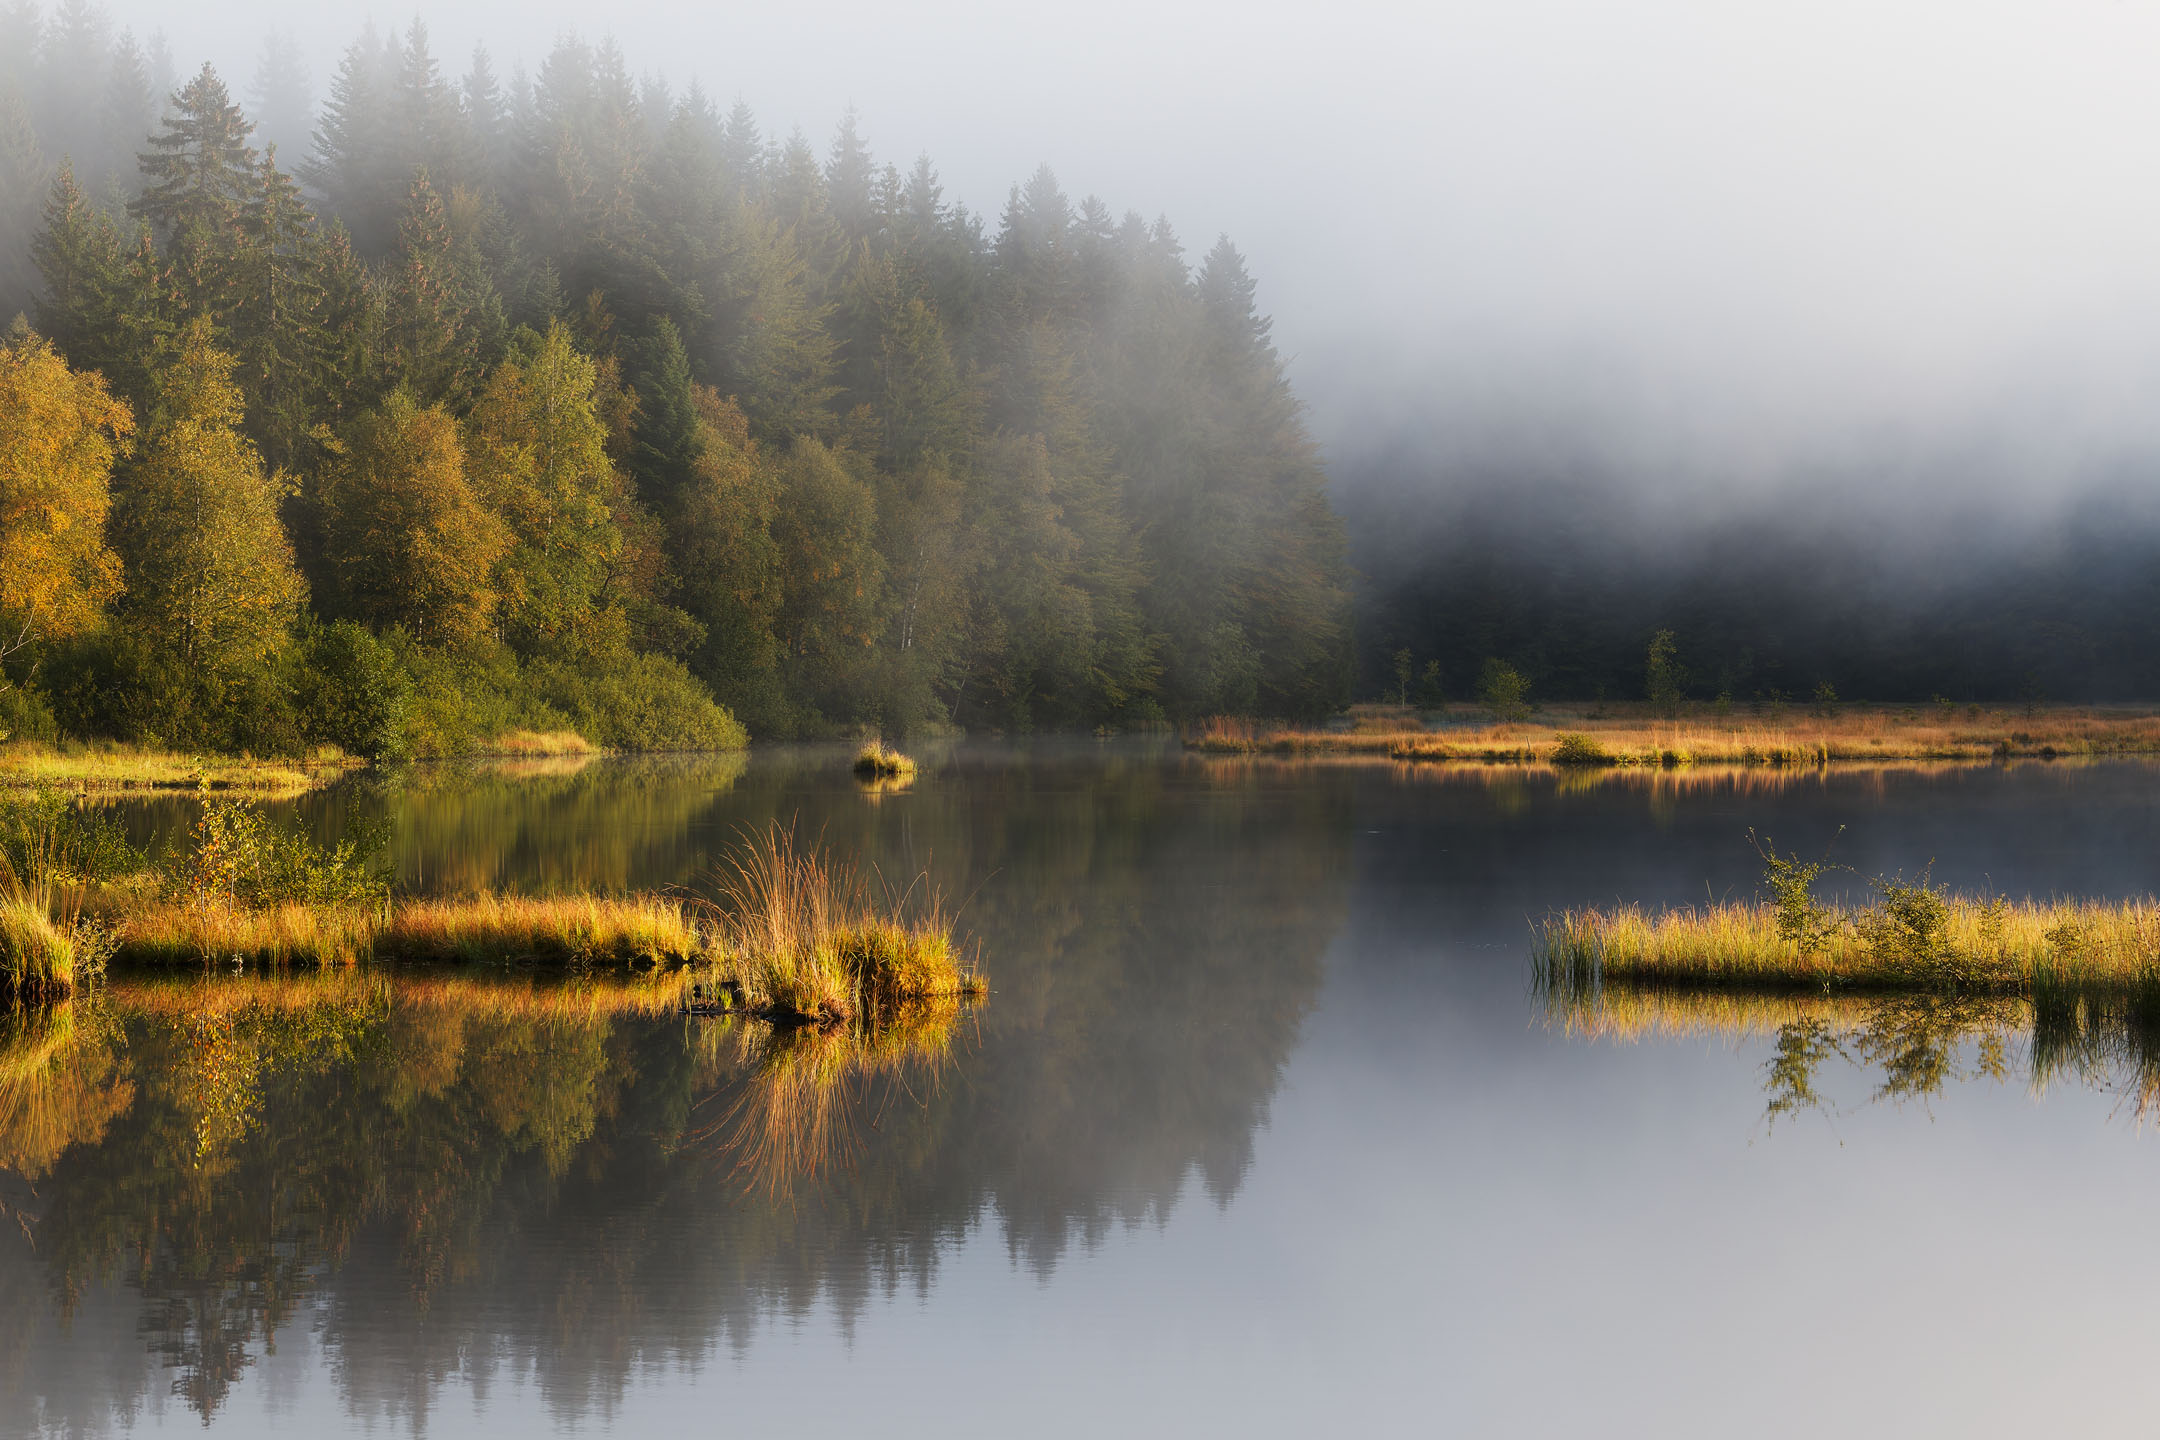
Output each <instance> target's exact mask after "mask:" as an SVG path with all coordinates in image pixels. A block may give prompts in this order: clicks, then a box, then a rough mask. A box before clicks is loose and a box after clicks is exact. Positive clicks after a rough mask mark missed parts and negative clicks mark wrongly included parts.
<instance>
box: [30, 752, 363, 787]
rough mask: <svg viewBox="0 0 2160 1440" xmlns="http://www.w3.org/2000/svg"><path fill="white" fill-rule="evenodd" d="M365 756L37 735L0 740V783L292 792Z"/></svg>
mask: <svg viewBox="0 0 2160 1440" xmlns="http://www.w3.org/2000/svg"><path fill="white" fill-rule="evenodd" d="M365 764H366V762H365V761H363V760H359V759H356V758H355V757H353V756H350V755H347V754H346V753H345V752H343V751H342V750H339V749H337V748H336V747H334V746H323V747H319V748H318V749H317V750H315V751H314V752H313V753H311V754H310V755H309V756H308V757H307V758H306V759H304V760H257V759H253V758H250V757H248V756H244V755H243V756H206V755H181V754H178V753H176V752H173V751H166V750H147V749H143V748H141V747H138V746H131V745H116V744H68V745H64V746H59V747H54V746H50V745H44V744H39V743H37V742H35V741H21V740H18V741H12V742H9V743H7V744H4V745H0V785H61V786H67V787H72V788H78V789H90V790H123V791H124V790H194V789H198V788H200V787H202V786H205V785H207V786H209V787H210V788H211V789H213V790H231V791H239V792H243V793H247V794H254V795H293V794H298V793H299V792H301V791H305V790H313V789H315V788H317V787H318V786H322V785H327V784H329V783H330V782H331V781H333V780H336V779H338V778H339V777H340V776H343V775H346V774H348V773H350V772H351V771H353V770H356V769H360V768H362V767H363V766H364V765H365Z"/></svg>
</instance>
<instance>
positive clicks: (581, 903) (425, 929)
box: [107, 895, 706, 965]
mask: <svg viewBox="0 0 2160 1440" xmlns="http://www.w3.org/2000/svg"><path fill="white" fill-rule="evenodd" d="M107 913H108V916H109V921H110V923H111V924H112V926H113V930H114V934H115V938H116V943H117V947H118V948H117V951H116V958H118V959H120V960H122V961H126V962H131V963H148V964H158V963H164V964H172V963H185V962H197V961H203V960H240V961H243V962H250V963H256V964H263V965H292V964H312V965H349V964H353V963H355V962H358V961H362V960H378V959H380V960H422V961H453V962H493V963H501V962H505V961H519V960H531V961H554V962H583V963H597V964H617V965H623V964H637V963H645V964H650V965H673V964H680V963H686V962H689V961H693V960H696V959H698V958H699V957H700V956H702V955H703V954H704V953H705V948H706V947H705V943H704V940H703V937H702V936H701V935H700V934H699V932H698V928H697V926H696V924H695V922H694V921H693V920H692V919H691V918H690V916H689V914H688V913H687V911H686V908H685V906H684V904H683V902H682V901H680V900H675V899H670V898H668V897H665V896H657V895H623V896H600V895H548V896H533V895H474V896H465V897H460V898H457V899H448V900H398V901H393V902H391V903H389V904H386V905H301V904H290V905H272V906H264V907H261V908H248V907H244V906H236V905H199V904H188V903H182V902H178V901H169V900H152V901H149V902H147V903H143V902H134V903H126V904H123V905H122V906H120V907H119V908H117V909H115V910H112V911H109V912H107Z"/></svg>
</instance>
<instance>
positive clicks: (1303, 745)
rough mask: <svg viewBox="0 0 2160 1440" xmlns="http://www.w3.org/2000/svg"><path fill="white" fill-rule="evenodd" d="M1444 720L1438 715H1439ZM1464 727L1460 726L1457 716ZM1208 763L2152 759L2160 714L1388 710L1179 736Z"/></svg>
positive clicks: (1207, 726) (1216, 723)
mask: <svg viewBox="0 0 2160 1440" xmlns="http://www.w3.org/2000/svg"><path fill="white" fill-rule="evenodd" d="M1442 718H1443V719H1444V718H1445V717H1442ZM1465 718H1467V717H1465ZM1186 744H1187V745H1188V746H1190V747H1191V748H1192V749H1195V750H1198V751H1201V752H1204V753H1214V754H1284V755H1290V754H1296V755H1369V756H1387V757H1390V758H1392V759H1396V760H1410V761H1477V762H1484V763H1518V764H1545V765H1561V766H1631V767H1644V766H1646V767H1650V768H1653V769H1676V768H1681V767H1685V766H1690V765H1745V766H1784V767H1795V766H1820V765H1830V764H1843V763H1847V762H1868V761H1874V762H1881V761H1888V760H1938V761H1965V762H1972V761H1983V760H2000V759H2018V758H2033V759H2059V758H2071V757H2095V756H2107V755H2151V754H2160V715H2155V714H2148V713H2143V712H2136V713H2133V712H2110V711H2100V710H2085V709H2068V708H2059V709H2050V710H2041V711H2038V712H2036V713H2032V714H2026V713H2022V712H2010V711H1985V712H1983V711H1979V710H1978V709H1977V707H1971V708H1968V709H1967V710H1965V711H1962V712H1960V711H1956V710H1954V709H1952V710H1948V711H1946V710H1944V709H1943V708H1942V707H1935V708H1934V710H1933V711H1932V712H1931V713H1922V712H1921V711H1919V710H1917V709H1913V708H1910V707H1908V708H1902V709H1901V708H1897V707H1888V706H1877V707H1854V708H1851V709H1848V710H1845V711H1843V712H1841V713H1839V714H1835V715H1795V716H1789V717H1788V716H1785V715H1781V714H1778V713H1776V711H1775V709H1774V710H1773V712H1772V713H1771V714H1770V715H1767V716H1761V717H1751V716H1739V715H1732V716H1717V715H1704V716H1701V717H1699V718H1690V719H1684V720H1665V719H1660V718H1658V717H1656V716H1652V715H1648V714H1635V715H1623V716H1591V715H1574V716H1566V717H1561V716H1555V717H1554V721H1553V722H1552V723H1509V724H1497V725H1495V724H1469V723H1451V724H1447V725H1445V728H1440V729H1434V728H1429V727H1428V726H1427V725H1426V724H1424V723H1423V722H1420V721H1418V720H1416V719H1414V718H1413V717H1410V716H1407V715H1403V714H1399V713H1396V712H1393V711H1389V712H1388V713H1386V714H1371V715H1360V716H1353V717H1352V727H1351V728H1349V729H1346V730H1299V729H1288V728H1277V729H1272V730H1264V729H1262V728H1260V727H1257V726H1256V725H1255V724H1254V723H1253V722H1251V721H1249V720H1239V719H1231V718H1225V717H1216V718H1214V719H1211V720H1208V721H1206V722H1204V723H1203V724H1202V725H1201V727H1200V728H1199V729H1198V730H1197V731H1195V732H1194V733H1193V734H1192V735H1190V736H1189V737H1188V738H1187V741H1186Z"/></svg>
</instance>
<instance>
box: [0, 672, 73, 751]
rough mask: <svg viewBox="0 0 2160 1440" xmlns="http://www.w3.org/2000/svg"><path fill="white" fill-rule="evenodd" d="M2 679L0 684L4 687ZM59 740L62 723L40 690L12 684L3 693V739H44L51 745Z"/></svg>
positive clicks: (0, 722) (0, 736) (0, 723)
mask: <svg viewBox="0 0 2160 1440" xmlns="http://www.w3.org/2000/svg"><path fill="white" fill-rule="evenodd" d="M5 683H6V681H5V678H4V677H0V684H5ZM59 738H60V722H59V720H57V719H56V718H55V717H54V715H53V709H52V705H51V704H50V703H49V702H48V701H47V700H46V699H45V697H44V696H43V695H40V694H39V693H38V692H37V691H35V690H32V689H30V688H29V687H28V686H26V685H13V686H9V687H8V688H7V689H5V690H0V740H43V741H46V742H48V743H50V742H51V741H54V740H57V739H59Z"/></svg>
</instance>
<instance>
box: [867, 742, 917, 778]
mask: <svg viewBox="0 0 2160 1440" xmlns="http://www.w3.org/2000/svg"><path fill="white" fill-rule="evenodd" d="M852 768H853V769H854V771H855V773H856V774H857V775H859V776H861V777H862V778H863V779H865V780H911V779H913V778H914V776H915V762H914V761H913V760H912V759H910V758H909V757H907V756H905V755H903V754H901V753H900V752H899V751H898V750H895V749H893V748H892V747H891V746H889V745H887V744H886V743H885V742H884V741H882V740H871V741H868V742H867V743H865V744H864V745H863V747H862V749H860V750H858V751H856V752H855V763H854V765H853V767H852Z"/></svg>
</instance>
